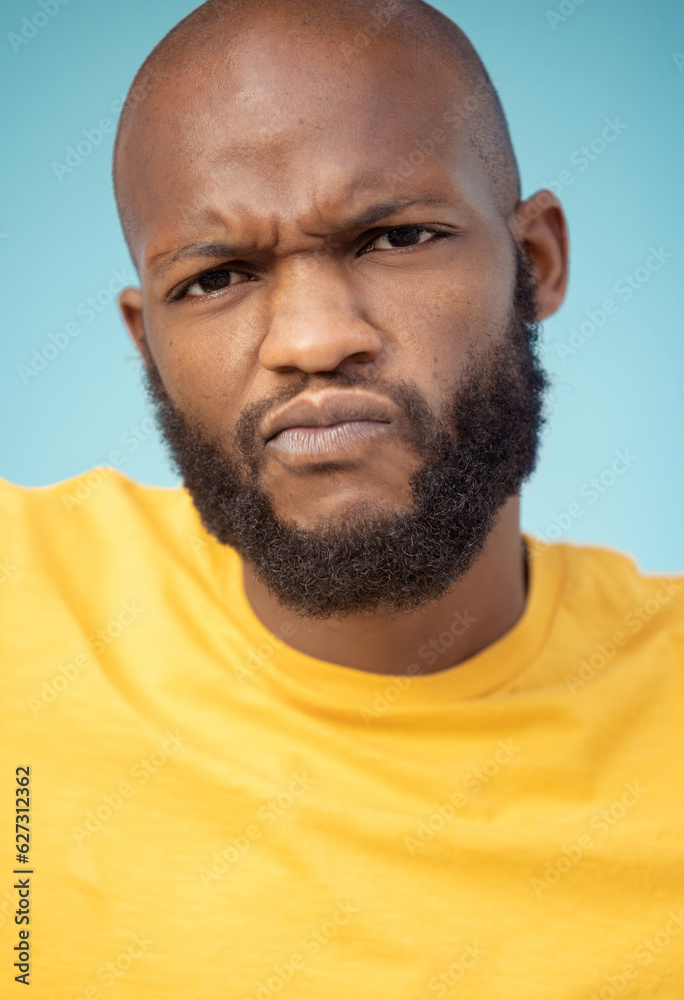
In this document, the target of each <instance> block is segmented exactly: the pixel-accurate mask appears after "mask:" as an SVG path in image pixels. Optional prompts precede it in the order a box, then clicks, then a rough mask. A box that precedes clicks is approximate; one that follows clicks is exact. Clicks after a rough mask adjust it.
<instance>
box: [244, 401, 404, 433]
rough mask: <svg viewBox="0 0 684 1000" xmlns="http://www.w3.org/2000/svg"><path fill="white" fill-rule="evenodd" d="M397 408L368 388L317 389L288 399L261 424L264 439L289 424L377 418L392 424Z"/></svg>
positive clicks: (307, 425) (334, 422) (295, 425)
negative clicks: (288, 400) (287, 401)
mask: <svg viewBox="0 0 684 1000" xmlns="http://www.w3.org/2000/svg"><path fill="white" fill-rule="evenodd" d="M395 416H396V410H395V408H394V407H393V406H392V404H391V403H390V402H389V400H387V399H385V398H384V397H382V396H376V395H373V394H372V393H370V392H368V391H367V390H365V389H364V390H355V389H344V390H343V389H323V390H321V391H320V392H317V393H308V392H307V393H302V394H301V395H300V396H297V398H296V399H293V400H291V401H290V402H289V403H286V404H285V405H284V406H282V407H281V408H280V409H279V410H276V412H275V413H274V414H272V415H271V416H270V417H268V418H267V419H266V420H265V421H264V422H263V424H262V427H261V434H262V436H263V438H264V440H265V441H270V440H271V438H273V437H275V435H276V434H279V433H280V431H283V430H285V429H286V428H288V427H329V426H330V425H332V424H339V423H344V422H345V421H351V420H376V421H378V422H380V423H385V424H389V423H392V421H393V420H394V419H395Z"/></svg>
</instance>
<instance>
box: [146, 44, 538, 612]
mask: <svg viewBox="0 0 684 1000" xmlns="http://www.w3.org/2000/svg"><path fill="white" fill-rule="evenodd" d="M383 52H384V58H375V59H373V60H369V59H361V58H359V59H357V60H355V61H354V62H353V64H351V65H349V64H347V63H345V61H344V60H341V59H339V58H338V57H337V55H336V52H335V47H334V46H333V45H330V46H328V47H326V45H325V44H324V43H322V42H320V41H319V42H317V43H316V44H315V45H314V44H305V43H304V42H302V43H301V44H300V45H299V46H298V47H297V48H296V49H294V48H293V47H292V46H291V45H290V46H288V45H287V44H286V43H285V42H284V40H283V36H282V35H281V36H279V35H268V34H259V33H257V32H254V33H253V34H252V35H251V36H250V40H249V43H248V44H245V45H243V46H241V48H240V50H239V52H235V53H234V55H233V56H232V57H231V62H230V70H229V71H228V70H226V69H225V68H222V69H219V68H215V70H214V73H213V75H212V76H211V82H212V86H211V88H210V89H209V90H208V89H207V81H206V76H205V75H204V74H201V73H199V72H198V73H197V74H196V76H195V77H194V78H193V79H187V78H185V79H184V80H183V86H182V88H180V87H179V88H178V89H177V90H175V91H174V90H172V89H171V90H170V89H169V86H165V87H164V88H163V89H162V88H160V90H159V91H158V92H157V93H156V94H155V95H153V98H152V99H151V100H150V101H149V102H148V105H147V106H146V111H145V114H146V116H147V124H148V128H147V138H146V140H143V149H142V150H141V151H140V150H139V151H138V152H137V155H136V160H135V169H134V170H129V171H128V175H129V177H130V176H134V178H135V181H134V184H133V185H132V186H131V188H130V193H129V198H130V201H131V203H132V205H133V206H134V213H135V218H136V231H135V250H136V255H137V257H138V259H139V261H140V266H141V283H142V320H141V323H140V330H141V331H144V344H143V345H142V348H143V350H144V351H146V352H147V356H148V360H149V370H150V374H151V378H152V386H153V390H154V392H155V394H156V398H157V400H158V401H159V402H160V403H161V407H162V419H163V420H164V421H165V432H166V434H167V438H168V439H169V441H170V443H171V446H172V449H173V451H174V452H175V454H176V457H177V459H178V461H179V465H180V468H181V471H182V473H183V474H184V477H185V479H186V485H188V488H189V489H190V491H191V493H192V494H193V498H194V500H195V503H196V504H197V506H198V509H199V510H200V513H202V516H203V518H204V520H205V524H206V525H207V527H208V528H209V530H211V531H214V533H215V534H217V536H218V537H219V538H221V539H222V540H223V541H230V542H231V544H234V545H235V546H236V547H237V548H238V550H239V551H241V553H242V554H243V556H244V557H245V558H246V559H249V560H250V561H251V562H252V563H253V564H254V565H255V567H256V568H257V571H258V572H260V573H261V575H262V579H264V581H265V582H267V583H268V585H269V586H271V587H272V588H273V591H274V593H276V594H278V595H279V596H280V597H281V598H282V599H283V600H284V601H285V602H286V603H287V606H289V607H290V608H292V609H293V610H299V611H301V612H302V613H305V614H309V615H312V616H321V615H323V614H327V615H330V614H335V613H338V614H340V615H343V614H351V613H358V612H359V611H363V610H370V609H372V608H375V607H380V606H386V607H388V608H395V609H399V608H408V607H409V606H410V605H411V604H413V606H419V604H420V603H425V602H426V601H427V600H434V599H435V598H436V597H437V596H441V595H442V594H443V593H444V592H445V590H446V589H447V587H448V584H449V582H450V581H451V582H453V581H454V580H455V579H456V578H457V577H458V576H459V575H461V574H462V573H463V572H465V570H466V569H467V568H469V566H470V565H471V564H472V562H473V560H474V559H475V557H476V556H477V554H478V553H479V552H480V551H481V549H482V546H483V544H484V541H485V539H486V536H487V534H488V533H489V531H490V530H491V528H492V526H493V523H494V518H495V515H496V512H497V510H498V509H499V508H500V507H501V505H502V504H503V502H504V501H505V500H506V499H507V498H508V497H510V496H512V495H513V494H514V493H515V492H516V491H517V488H518V487H519V485H520V482H521V481H522V479H524V478H525V477H526V476H527V475H528V474H529V472H530V471H531V468H532V467H533V465H534V453H535V451H536V434H537V431H538V428H539V423H540V409H541V391H542V389H543V387H544V379H543V375H542V373H541V372H540V370H539V369H538V366H537V365H536V362H535V360H534V358H533V355H532V352H531V335H532V328H531V326H530V324H531V322H532V321H533V319H534V303H533V287H532V281H531V277H530V275H529V274H528V271H527V268H526V267H525V264H524V261H523V260H522V259H521V258H520V257H519V255H516V247H515V244H514V242H513V240H512V238H511V234H510V230H509V229H508V226H507V224H506V222H505V220H504V219H502V218H501V216H500V213H499V211H498V210H497V207H496V205H495V202H494V198H493V195H492V192H491V190H490V188H489V185H488V183H487V181H486V179H485V176H484V172H483V170H482V165H481V163H480V161H479V160H478V158H477V156H476V155H475V153H474V151H473V150H472V148H471V147H470V146H469V145H468V144H467V143H465V142H459V141H458V135H451V136H450V137H448V138H444V136H445V134H446V133H448V132H449V130H450V126H449V125H448V121H449V116H451V119H450V120H453V118H454V117H455V116H456V115H457V114H458V112H459V110H461V109H462V106H463V103H464V102H465V101H466V99H467V98H468V96H469V94H468V91H467V89H466V88H465V87H462V89H461V91H460V93H459V100H458V101H457V104H456V107H454V96H453V95H454V90H453V88H451V87H444V86H443V80H442V78H441V77H440V76H439V75H437V74H433V75H432V76H430V74H426V73H424V72H423V67H422V65H421V61H424V59H425V55H424V54H422V55H421V54H417V55H415V57H414V56H413V55H411V54H410V53H407V52H406V50H405V49H402V50H400V51H398V52H393V51H392V50H391V47H387V48H386V49H385V50H383ZM444 93H447V94H449V95H450V96H449V100H448V101H447V100H446V99H445V98H444V96H443V94H444ZM169 104H172V106H173V116H172V125H171V126H169V125H168V123H166V124H164V114H166V116H167V117H168V107H169ZM459 104H460V107H459ZM165 109H166V110H165ZM155 129H156V131H155ZM440 129H441V130H442V132H441V136H442V138H441V139H438V140H437V141H436V144H435V141H434V140H435V136H437V135H438V130H440ZM138 134H140V130H138ZM430 140H432V141H433V145H434V150H433V152H432V154H431V155H430V156H428V157H424V156H421V155H420V154H418V151H419V149H420V144H421V143H423V144H424V143H425V142H428V141H430ZM426 148H427V147H426ZM412 154H413V156H412ZM416 154H418V155H416ZM414 164H415V165H414ZM402 168H403V169H402ZM399 201H401V202H403V203H404V207H388V206H391V203H395V202H399ZM408 202H413V204H408ZM371 213H372V214H373V215H374V216H375V218H374V221H372V222H368V221H361V218H360V217H361V216H366V217H368V216H369V215H370V214H371ZM388 230H389V232H388ZM128 321H129V325H131V320H130V317H129V318H128ZM349 387H355V388H357V391H359V392H361V393H362V392H364V391H365V392H366V398H367V399H368V398H369V397H371V396H372V397H373V402H374V404H375V405H376V406H378V407H379V409H380V411H382V413H381V416H382V422H376V423H375V424H372V423H368V422H366V424H365V425H364V433H363V434H361V435H358V434H357V435H356V439H355V440H353V441H351V440H350V435H347V436H346V437H345V433H346V430H349V429H350V428H351V430H352V431H353V430H358V429H359V428H360V427H361V425H360V424H357V425H356V427H354V425H352V424H348V425H347V426H346V430H345V428H343V429H342V433H341V434H339V435H337V437H336V436H335V435H331V434H330V432H328V433H327V435H326V434H324V435H321V434H320V432H317V433H316V434H313V435H312V434H311V433H310V432H306V431H304V432H302V431H287V430H286V431H284V432H282V433H281V434H279V435H278V436H276V437H274V438H272V439H271V440H266V438H267V437H268V434H269V430H270V429H269V426H268V425H269V423H270V422H272V417H273V416H274V415H277V412H278V411H279V410H280V409H282V405H283V403H284V402H286V401H288V400H290V399H294V398H295V397H300V396H301V398H304V396H307V397H308V398H309V399H310V400H311V401H312V405H314V407H315V406H318V407H319V413H323V414H324V415H325V412H326V410H325V407H326V404H325V402H322V400H323V397H322V396H320V395H318V393H319V390H322V389H325V388H340V389H341V390H344V389H345V388H349ZM333 409H334V408H333ZM164 413H165V414H166V417H164ZM312 441H313V442H314V443H313V444H312ZM316 442H317V443H316ZM459 443H460V445H462V447H461V448H460V451H459V450H458V449H459ZM421 482H422V484H423V485H422V487H421V489H422V491H423V492H422V494H421V496H422V503H423V508H424V509H423V510H422V513H420V514H419V513H418V512H417V509H418V507H420V503H418V496H419V494H418V493H417V492H416V487H417V486H418V484H419V483H421ZM240 498H242V501H248V502H243V503H241V502H240ZM428 500H429V503H428V506H427V507H425V503H426V502H428ZM416 518H418V520H416ZM420 518H422V521H421V524H422V527H419V520H420ZM440 526H441V530H440ZM421 531H422V535H421V534H420V532H421ZM416 532H418V535H420V537H418V535H416ZM435 534H437V535H438V536H440V537H434V536H435ZM362 536H363V537H362ZM449 538H450V539H451V541H450V542H447V539H449ZM412 544H415V546H416V551H415V552H414V553H413V556H411V553H410V551H407V550H406V546H407V545H408V548H409V550H410V548H411V545H412ZM274 546H276V547H277V546H280V549H279V551H277V552H275V551H273V547H274ZM400 550H401V551H403V555H401V552H400ZM391 553H394V556H396V558H392V557H391ZM440 553H441V556H440ZM284 556H286V557H287V558H283V557H284ZM298 556H299V557H300V558H299V559H298ZM400 556H401V558H399V557H400ZM439 558H441V560H442V565H441V567H438V566H437V565H436V563H435V559H438V560H439ZM383 559H385V562H384V563H383ZM371 562H374V564H375V565H376V569H377V572H375V573H374V572H371V565H370V564H371ZM381 563H382V565H380V564H381ZM298 565H299V566H300V567H301V576H297V574H296V566H298ZM333 565H334V566H335V569H334V571H333V569H332V567H333ZM293 567H294V568H293ZM325 567H327V570H326V569H325ZM402 567H403V568H402ZM343 571H344V572H343ZM312 573H313V574H314V576H313V577H312V576H311V574H312ZM316 573H318V579H319V581H321V585H320V586H319V587H318V596H316V594H314V593H313V590H315V589H316V588H315V587H314V588H311V586H309V588H308V589H306V587H304V585H305V583H306V580H307V579H308V580H309V583H310V582H311V579H316V578H317V577H316ZM326 573H327V579H328V586H327V587H326V585H325V584H323V582H322V575H323V576H325V575H326ZM340 573H342V576H344V579H345V580H346V583H344V582H343V580H342V576H341V575H340ZM345 573H346V575H345ZM402 573H403V574H404V578H403V579H402V580H399V576H401V574H402ZM293 574H294V575H293ZM359 574H360V575H359ZM286 575H287V576H289V580H288V581H285V580H284V579H283V576H286ZM389 576H394V580H393V582H391V583H390V581H389V579H388V577H389ZM361 578H363V579H365V580H366V586H365V588H364V587H362V586H360V583H359V580H360V579H361ZM293 581H294V582H293ZM303 587H304V591H302V588H303ZM345 587H346V590H345ZM324 591H325V592H327V597H326V596H324ZM302 593H305V594H306V596H303V597H301V598H300V599H298V596H297V595H298V594H300V595H301V594H302ZM411 595H413V597H411ZM298 601H299V603H298Z"/></svg>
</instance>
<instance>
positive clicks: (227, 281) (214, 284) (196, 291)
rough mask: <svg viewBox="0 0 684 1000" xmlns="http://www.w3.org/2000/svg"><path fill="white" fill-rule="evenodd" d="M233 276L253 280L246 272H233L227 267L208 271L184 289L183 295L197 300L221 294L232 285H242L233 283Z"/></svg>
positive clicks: (237, 282)
mask: <svg viewBox="0 0 684 1000" xmlns="http://www.w3.org/2000/svg"><path fill="white" fill-rule="evenodd" d="M231 275H240V276H241V277H242V278H245V279H246V280H247V281H250V280H251V276H250V275H248V274H245V273H244V271H231V270H229V269H228V268H225V267H224V268H218V269H217V270H215V271H206V272H205V273H204V274H200V275H199V277H197V278H195V280H194V281H193V283H192V284H191V285H187V286H186V287H185V288H184V289H182V291H181V295H189V296H190V297H192V298H197V297H198V296H201V295H211V293H212V292H219V291H221V289H222V288H228V287H229V286H231V285H236V284H240V283H241V282H239V281H231Z"/></svg>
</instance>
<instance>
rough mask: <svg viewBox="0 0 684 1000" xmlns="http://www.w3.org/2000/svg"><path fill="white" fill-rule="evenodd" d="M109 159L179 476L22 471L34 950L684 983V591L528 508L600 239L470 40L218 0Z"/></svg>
mask: <svg viewBox="0 0 684 1000" xmlns="http://www.w3.org/2000/svg"><path fill="white" fill-rule="evenodd" d="M114 177H115V188H116V196H117V202H118V205H119V209H120V213H121V218H122V223H123V226H124V231H125V234H126V238H127V241H128V244H129V247H130V250H131V253H132V256H133V259H134V260H135V263H136V266H137V268H138V271H139V275H140V289H139V290H138V289H134V288H128V289H125V290H124V291H123V292H122V293H121V298H120V304H121V309H122V313H123V316H124V319H125V321H126V324H127V326H128V329H129V330H130V333H131V335H132V337H133V340H134V341H135V343H136V345H137V347H138V348H139V350H140V352H141V355H142V358H143V359H144V362H145V369H146V372H147V377H148V386H149V391H150V393H151V395H152V398H153V400H154V402H155V404H156V407H157V412H158V415H159V420H160V424H161V427H162V428H163V431H164V434H165V437H166V440H167V441H168V444H169V447H170V450H171V453H172V455H173V457H174V459H175V461H176V463H177V466H178V468H179V469H180V471H181V473H182V476H183V479H184V482H185V487H186V489H184V490H173V489H171V490H169V489H156V488H151V487H145V486H141V485H139V484H136V483H134V482H132V481H131V480H129V479H127V478H126V477H125V476H123V475H121V474H119V473H117V472H115V471H114V470H112V469H106V468H104V469H99V470H92V471H91V472H90V473H88V474H87V475H86V476H84V477H81V478H80V479H78V480H70V481H67V482H63V483H59V484H56V485H54V486H51V487H48V488H44V489H38V490H36V489H24V488H20V487H15V486H12V485H10V484H7V483H6V484H4V486H3V490H2V504H3V512H4V513H3V525H4V526H5V531H6V535H5V536H4V541H3V545H4V548H3V550H2V552H3V554H6V559H7V565H8V567H9V570H10V571H9V572H8V574H7V579H6V582H5V583H4V585H3V593H2V602H3V624H2V636H3V646H4V658H3V659H4V667H5V669H4V671H3V694H4V697H3V701H2V705H3V711H4V716H5V717H4V720H3V728H4V732H5V734H6V735H5V740H4V741H3V759H4V773H5V774H6V775H7V774H8V773H10V774H11V775H12V781H14V780H15V771H16V782H17V788H18V790H19V792H20V794H19V795H18V797H17V803H18V805H17V813H16V817H21V823H20V825H21V827H22V828H24V827H26V828H28V830H29V831H30V832H29V833H27V834H25V835H24V836H25V837H26V839H25V840H23V841H19V840H17V841H16V853H15V854H13V855H12V856H13V857H16V859H17V860H16V861H13V862H12V864H13V865H14V869H13V870H12V873H11V874H10V875H8V876H7V877H6V879H5V883H6V891H5V892H4V895H3V903H2V908H1V913H2V918H3V924H2V929H1V933H2V935H3V943H4V945H5V947H4V951H3V953H4V954H5V956H7V955H16V956H17V959H16V961H15V962H14V966H13V968H12V976H13V977H14V978H15V979H16V980H18V981H19V982H24V983H26V982H30V983H31V984H32V985H33V986H34V995H35V996H37V997H41V998H43V997H44V998H48V997H49V998H50V1000H77V998H78V1000H83V998H86V1000H99V998H114V997H116V998H117V1000H124V998H125V1000H141V998H147V997H149V998H155V1000H161V998H164V1000H187V998H190V997H198V998H200V997H201V998H202V1000H219V998H221V1000H225V998H236V1000H242V998H250V1000H271V998H274V997H280V996H282V997H293V998H298V1000H319V998H321V1000H322V998H326V1000H338V998H339V1000H343V998H344V1000H347V998H349V997H359V998H361V997H363V998H365V997H369V998H370V997H373V998H376V997H381V996H382V997H391V998H393V1000H399V998H401V1000H404V998H406V1000H408V998H425V997H447V996H462V997H474V998H482V1000H496V998H506V1000H510V998H511V997H525V998H526V1000H529V998H534V997H538V998H544V1000H549V998H559V1000H560V998H563V1000H566V998H579V997H587V998H590V997H591V998H595V997H600V998H607V997H615V996H620V997H633V998H634V997H639V998H644V997H651V996H652V997H655V996H657V997H658V998H660V1000H663V998H672V1000H674V998H681V996H682V995H683V994H682V991H683V990H684V934H682V931H684V909H682V906H683V904H684V877H683V872H684V867H683V865H684V811H683V809H682V769H681V760H682V757H683V756H684V737H683V731H684V727H682V724H681V718H682V714H681V712H682V703H683V700H684V698H683V692H682V674H681V670H679V667H680V664H681V660H682V655H683V653H684V615H683V613H682V608H683V602H682V592H683V584H684V580H683V579H682V577H679V578H676V579H661V578H654V577H646V576H643V575H641V574H640V572H639V571H638V569H637V568H636V567H635V565H634V563H633V562H632V561H631V560H630V559H629V558H628V557H626V556H624V555H621V554H618V553H615V552H611V551H610V550H607V549H602V548H596V547H588V546H576V545H571V544H568V543H560V542H559V543H556V544H550V545H549V544H542V543H541V542H539V541H537V540H535V539H534V538H532V537H531V536H529V535H522V534H521V531H520V525H519V493H520V488H521V486H522V484H523V483H524V482H525V480H526V479H527V478H528V477H529V475H530V474H531V472H532V471H533V469H534V466H535V461H536V455H537V446H538V440H539V432H540V429H541V427H542V425H543V420H544V415H543V403H544V390H545V388H546V387H547V381H548V380H547V377H546V375H545V373H544V371H543V370H542V368H541V366H540V363H539V360H538V357H537V353H536V345H537V337H538V332H539V331H538V323H539V322H540V321H542V320H543V319H545V318H546V317H547V316H550V315H551V314H552V313H553V312H555V310H557V309H558V307H559V306H560V304H561V302H562V300H563V296H564V294H565V288H566V282H567V273H568V264H567V258H568V251H567V235H566V226H565V221H564V217H563V213H562V210H561V208H560V206H559V204H558V202H557V200H556V198H555V197H554V196H553V195H551V194H550V192H544V191H542V192H539V193H537V194H536V195H534V196H533V197H531V198H528V199H527V200H521V194H520V184H519V178H518V171H517V167H516V163H515V157H514V154H513V150H512V147H511V143H510V139H509V135H508V131H507V127H506V122H505V118H504V116H503V112H502V110H501V107H500V104H499V102H498V98H497V96H496V93H495V91H494V89H493V87H492V84H491V81H490V79H489V77H488V76H487V74H486V72H485V70H484V68H483V67H482V65H481V63H480V62H479V59H478V57H477V55H476V54H475V52H474V50H473V49H472V47H471V45H470V43H469V42H468V41H467V39H466V38H465V37H464V36H463V35H462V33H461V32H460V31H459V30H458V29H457V28H456V26H455V25H454V24H453V23H452V22H451V21H449V20H448V19H447V18H446V17H445V16H444V15H442V14H441V13H439V12H438V11H437V10H435V9H434V8H432V7H430V6H428V5H426V4H425V3H422V2H420V0H382V2H379V3H373V4H369V3H367V2H365V0H363V2H362V0H331V2H327V3H325V4H320V3H317V2H311V0H279V2H276V0H253V2H241V0H212V2H210V3H207V4H204V5H203V6H202V7H200V8H199V9H198V10H196V11H194V12H193V13H192V14H191V15H190V16H189V17H187V18H186V19H185V20H184V21H182V22H181V23H180V24H179V25H178V26H176V28H175V29H173V31H172V32H170V34H169V35H167V36H166V38H165V39H163V40H162V42H161V43H160V44H159V45H158V46H157V48H156V49H155V50H154V51H153V52H152V54H151V55H150V57H149V58H148V59H147V60H146V62H145V63H144V65H143V67H142V68H141V70H140V71H139V73H138V75H137V77H136V80H135V81H134V84H133V87H132V89H131V93H130V95H129V99H128V101H127V104H126V106H125V108H124V111H123V114H122V118H121V122H120V127H119V133H118V136H117V144H116V152H115V164H114ZM622 460H623V461H625V462H628V461H629V456H628V455H625V456H623V458H622ZM21 767H24V768H25V769H26V770H25V771H20V770H18V769H19V768H21ZM23 778H27V779H28V780H27V781H24V780H23ZM27 787H29V791H30V794H29V792H27V791H26V788H27ZM10 793H11V794H14V793H13V792H11V790H10ZM12 809H13V810H14V806H12ZM29 814H30V818H29ZM17 822H18V820H17ZM17 835H18V834H17ZM10 837H12V838H14V837H15V812H14V811H13V812H12V814H11V816H10V817H9V821H8V823H7V824H5V835H4V843H5V844H8V843H10ZM11 844H12V845H13V848H14V844H15V841H14V839H12V841H11ZM22 845H26V846H22ZM5 856H6V858H7V857H8V855H7V853H6V855H5ZM15 869H16V871H15ZM6 870H9V866H7V868H6ZM26 873H28V874H26ZM29 890H30V897H29V896H28V895H25V896H22V897H21V898H22V899H29V898H30V911H29V910H28V907H29V903H26V904H24V903H20V901H19V899H20V897H19V893H28V891H29ZM29 912H30V920H29V921H26V922H23V923H21V924H20V923H18V922H15V921H16V919H18V918H21V919H23V915H27V914H28V913H29ZM22 932H23V933H22ZM5 961H6V963H7V964H6V967H5V969H6V971H5V972H4V973H3V975H5V976H6V977H7V978H9V973H8V972H7V967H8V966H9V965H10V964H11V962H12V960H11V959H10V960H8V959H7V958H6V960H5ZM7 995H9V993H8V994H7Z"/></svg>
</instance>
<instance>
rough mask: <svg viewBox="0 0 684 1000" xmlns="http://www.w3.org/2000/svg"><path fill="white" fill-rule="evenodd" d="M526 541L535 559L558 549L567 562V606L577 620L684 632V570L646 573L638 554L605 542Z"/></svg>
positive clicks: (631, 629)
mask: <svg viewBox="0 0 684 1000" xmlns="http://www.w3.org/2000/svg"><path fill="white" fill-rule="evenodd" d="M526 538H528V536H526ZM528 540H529V542H531V551H532V553H533V556H532V558H533V559H534V558H537V559H539V558H541V559H543V558H544V552H545V550H546V549H548V548H553V549H554V550H555V552H556V558H558V559H559V560H560V561H561V563H562V566H563V574H564V586H563V605H564V607H565V610H566V612H567V613H568V614H570V615H572V616H574V617H576V618H577V619H578V620H579V619H587V618H588V619H589V620H593V621H597V620H598V619H603V620H604V621H607V622H611V623H614V625H615V628H617V629H618V630H620V629H622V631H623V632H626V633H627V634H629V633H635V632H637V631H641V629H642V628H644V626H645V625H647V624H648V625H649V626H652V625H655V624H656V623H660V624H662V625H663V626H667V627H668V628H677V629H681V630H682V631H683V633H684V572H683V573H675V574H668V573H647V572H645V571H644V570H642V568H641V567H640V566H639V564H638V562H637V560H636V559H635V558H634V556H632V555H631V554H629V553H627V552H623V551H620V550H618V549H612V548H609V547H607V546H600V545H581V544H575V543H571V542H555V543H552V544H551V545H547V544H545V543H543V542H540V540H539V539H536V538H534V537H532V538H531V539H529V538H528ZM649 631H650V628H649ZM655 631H657V628H656V629H655Z"/></svg>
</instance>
